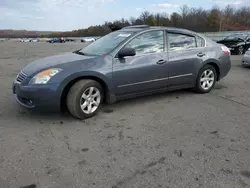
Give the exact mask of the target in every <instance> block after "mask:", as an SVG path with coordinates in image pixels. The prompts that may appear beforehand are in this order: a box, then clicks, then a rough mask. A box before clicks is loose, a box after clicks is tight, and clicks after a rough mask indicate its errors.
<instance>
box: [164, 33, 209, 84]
mask: <svg viewBox="0 0 250 188" xmlns="http://www.w3.org/2000/svg"><path fill="white" fill-rule="evenodd" d="M167 41H168V54H169V55H168V56H169V87H175V86H180V87H181V86H185V85H191V84H194V83H195V80H196V75H197V70H199V67H200V65H201V63H202V61H203V58H204V57H205V56H206V53H205V48H204V45H205V41H204V39H202V38H201V37H197V36H193V35H190V34H184V33H176V32H168V33H167Z"/></svg>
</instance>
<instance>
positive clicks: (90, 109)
mask: <svg viewBox="0 0 250 188" xmlns="http://www.w3.org/2000/svg"><path fill="white" fill-rule="evenodd" d="M100 102H101V93H100V91H99V89H98V88H96V87H89V88H87V89H86V90H85V91H84V92H83V94H82V96H81V98H80V106H81V109H82V111H83V112H84V113H85V114H92V113H94V112H95V111H96V110H97V108H98V107H99V105H100Z"/></svg>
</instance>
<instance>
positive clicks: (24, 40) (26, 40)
mask: <svg viewBox="0 0 250 188" xmlns="http://www.w3.org/2000/svg"><path fill="white" fill-rule="evenodd" d="M29 41H30V39H21V40H20V42H29Z"/></svg>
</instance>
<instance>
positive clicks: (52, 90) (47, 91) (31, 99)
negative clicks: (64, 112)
mask: <svg viewBox="0 0 250 188" xmlns="http://www.w3.org/2000/svg"><path fill="white" fill-rule="evenodd" d="M58 86H59V85H58V84H46V85H38V86H35V85H34V86H23V85H21V84H20V83H18V82H14V83H13V87H12V91H13V94H14V96H15V98H16V101H17V102H18V103H19V104H20V105H22V106H24V107H26V108H30V109H37V110H39V111H60V94H59V93H58V92H57V88H58Z"/></svg>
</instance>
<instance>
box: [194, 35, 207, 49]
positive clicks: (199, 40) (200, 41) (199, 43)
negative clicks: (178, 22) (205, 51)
mask: <svg viewBox="0 0 250 188" xmlns="http://www.w3.org/2000/svg"><path fill="white" fill-rule="evenodd" d="M196 43H197V47H204V46H205V40H204V39H203V38H201V37H199V36H197V37H196Z"/></svg>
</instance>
